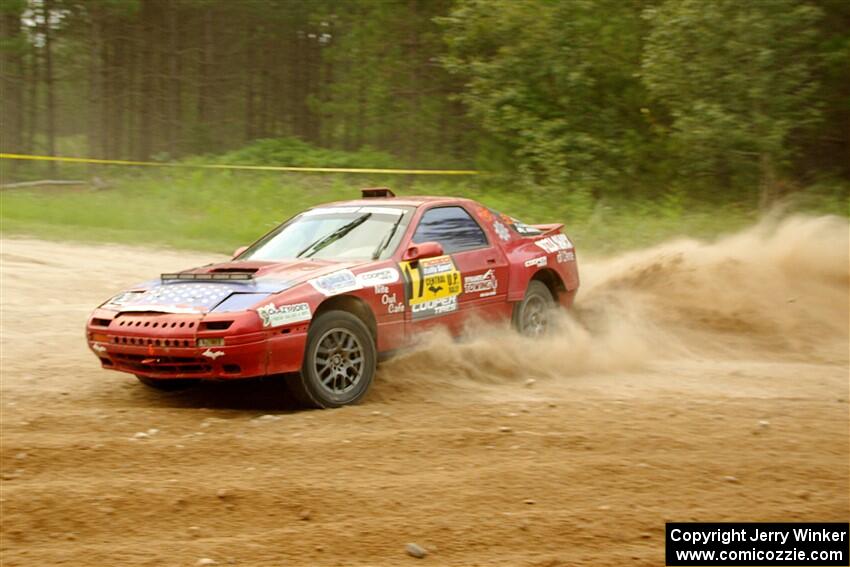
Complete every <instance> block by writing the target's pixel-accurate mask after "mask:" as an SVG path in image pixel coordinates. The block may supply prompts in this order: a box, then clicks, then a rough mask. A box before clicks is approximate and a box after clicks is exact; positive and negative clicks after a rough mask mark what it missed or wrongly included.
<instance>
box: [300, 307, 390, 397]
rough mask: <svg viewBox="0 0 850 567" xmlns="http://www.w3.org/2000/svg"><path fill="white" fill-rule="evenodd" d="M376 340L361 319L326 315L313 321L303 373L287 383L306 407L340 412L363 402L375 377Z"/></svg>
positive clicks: (345, 314)
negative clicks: (345, 407)
mask: <svg viewBox="0 0 850 567" xmlns="http://www.w3.org/2000/svg"><path fill="white" fill-rule="evenodd" d="M376 365H377V355H376V348H375V340H374V338H372V334H371V333H370V332H369V329H368V328H367V327H366V325H365V324H364V323H363V321H361V320H360V319H359V318H358V317H356V316H354V315H352V314H351V313H349V312H348V311H327V312H325V313H322V314H321V315H319V316H318V317H316V318H315V319H314V320H313V324H312V325H310V331H309V332H308V333H307V347H306V348H305V350H304V362H303V363H302V365H301V372H299V373H298V374H297V375H295V376H292V377H291V378H290V379H289V380H288V384H289V389H290V390H291V391H292V393H293V395H294V396H295V397H296V398H297V400H298V401H299V402H300V403H301V404H302V405H304V406H307V407H315V408H338V407H341V406H345V405H349V404H354V403H357V402H358V401H360V399H362V398H363V396H365V395H366V392H367V391H368V390H369V386H370V385H371V384H372V379H373V378H374V377H375V368H376Z"/></svg>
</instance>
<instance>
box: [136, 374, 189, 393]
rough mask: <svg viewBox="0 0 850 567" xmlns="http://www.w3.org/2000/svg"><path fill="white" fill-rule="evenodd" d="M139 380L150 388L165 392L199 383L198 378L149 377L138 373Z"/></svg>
mask: <svg viewBox="0 0 850 567" xmlns="http://www.w3.org/2000/svg"><path fill="white" fill-rule="evenodd" d="M136 378H138V379H139V382H141V383H142V384H144V385H145V386H147V387H149V388H153V389H155V390H162V391H164V392H175V391H177V390H185V389H186V388H191V387H192V386H196V385H197V384H198V380H194V379H191V378H148V377H147V376H139V375H136Z"/></svg>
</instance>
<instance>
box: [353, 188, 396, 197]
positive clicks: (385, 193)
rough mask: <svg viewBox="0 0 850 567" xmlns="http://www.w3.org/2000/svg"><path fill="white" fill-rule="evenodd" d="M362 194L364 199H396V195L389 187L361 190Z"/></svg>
mask: <svg viewBox="0 0 850 567" xmlns="http://www.w3.org/2000/svg"><path fill="white" fill-rule="evenodd" d="M360 193H361V194H362V195H363V198H364V199H377V198H379V197H395V193H393V192H392V191H391V190H390V189H389V188H388V187H369V188H368V189H361V190H360Z"/></svg>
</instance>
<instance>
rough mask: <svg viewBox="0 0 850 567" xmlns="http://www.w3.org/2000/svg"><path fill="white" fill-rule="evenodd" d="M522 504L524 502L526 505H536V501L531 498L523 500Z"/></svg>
mask: <svg viewBox="0 0 850 567" xmlns="http://www.w3.org/2000/svg"><path fill="white" fill-rule="evenodd" d="M523 502H525V503H526V504H537V500H533V499H531V498H526V499H525V500H523Z"/></svg>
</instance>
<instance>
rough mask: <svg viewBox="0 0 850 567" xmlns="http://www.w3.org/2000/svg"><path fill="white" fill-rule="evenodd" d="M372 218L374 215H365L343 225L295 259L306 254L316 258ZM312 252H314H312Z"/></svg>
mask: <svg viewBox="0 0 850 567" xmlns="http://www.w3.org/2000/svg"><path fill="white" fill-rule="evenodd" d="M371 216H372V213H366V214H365V215H360V216H359V217H357V218H356V219H354V220H353V221H351V222H350V223H348V224H344V225H342V226H341V227H339V228H338V229H336V230H335V231H333V232H332V233H330V234H328V235H327V236H323V237H322V238H320V239H319V240H317V241H315V242H313V243H312V244H310V245H309V246H308V247H307V248H305V249H304V250H302V251H301V252H299V253H298V254H296V255H295V257H296V258H300V257H301V256H304V255H305V254H306V257H307V258H309V257H311V256H314V255H315V254H316V253H317V252H318V251H319V250H321V249H322V248H325V247H326V246H329V245H331V244H332V243H334V242H336V241H337V240H339V239H340V238H342V237H343V236H345V235H346V234H348V233H349V232H351V231H352V230H354V229H355V228H357V227H358V226H360V225H361V224H363V223H364V222H366V219H368V218H369V217H371ZM311 250H312V252H310V251H311ZM307 252H310V254H307Z"/></svg>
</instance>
